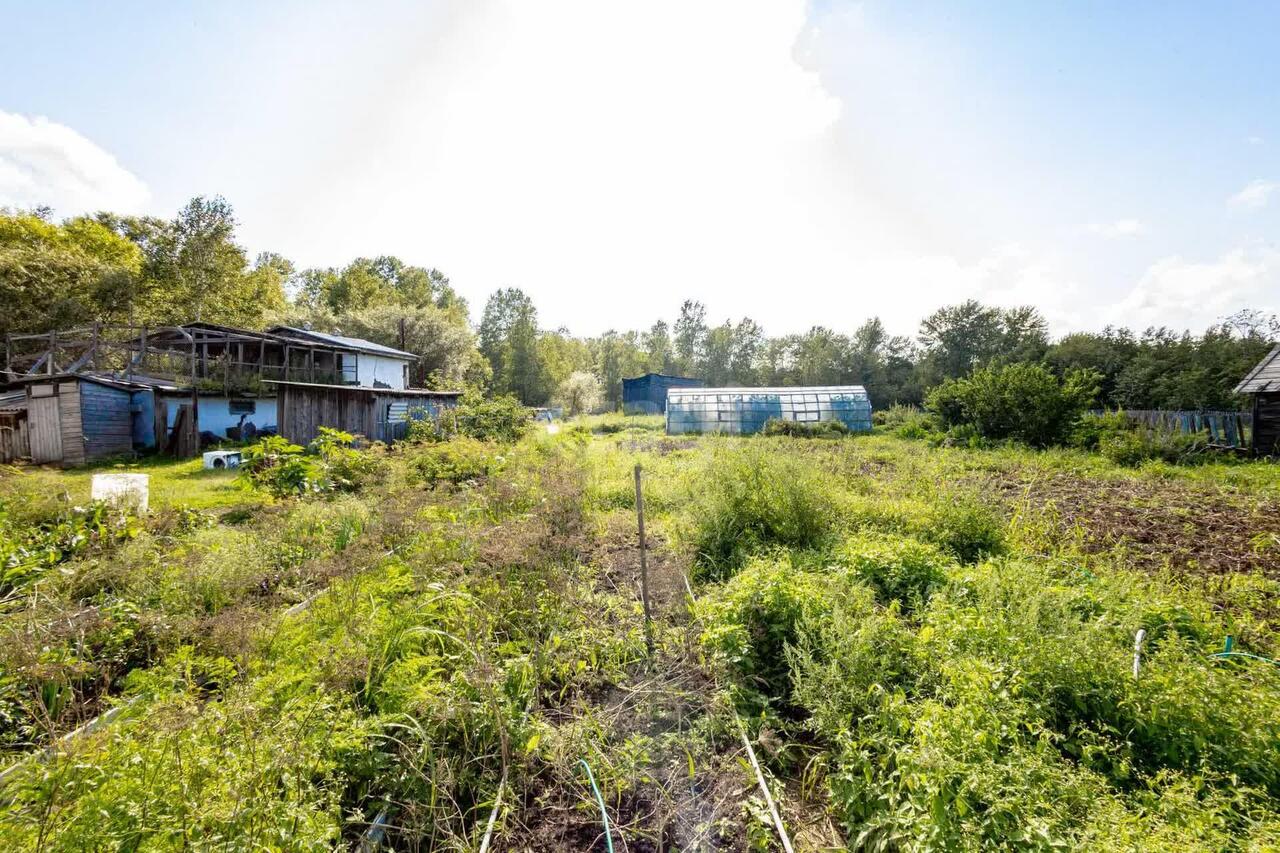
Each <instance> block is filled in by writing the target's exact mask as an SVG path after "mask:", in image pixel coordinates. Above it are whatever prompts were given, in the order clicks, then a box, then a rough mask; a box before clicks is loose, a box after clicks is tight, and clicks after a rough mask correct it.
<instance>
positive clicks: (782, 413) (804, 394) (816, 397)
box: [667, 385, 871, 435]
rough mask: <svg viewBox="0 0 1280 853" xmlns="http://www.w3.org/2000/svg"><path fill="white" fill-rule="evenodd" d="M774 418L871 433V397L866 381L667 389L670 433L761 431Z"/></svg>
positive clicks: (740, 432) (746, 432) (745, 433)
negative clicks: (825, 423) (831, 424)
mask: <svg viewBox="0 0 1280 853" xmlns="http://www.w3.org/2000/svg"><path fill="white" fill-rule="evenodd" d="M771 420H783V421H797V422H800V423H817V422H819V421H839V422H840V423H842V424H844V425H845V426H847V427H848V428H849V429H851V430H853V431H855V432H870V431H871V398H870V397H868V396H867V391H866V389H865V388H863V387H862V386H861V385H824V386H813V387H796V388H672V389H670V390H669V391H668V392H667V434H668V435H679V434H681V433H699V432H725V433H735V434H742V435H747V434H750V433H755V432H760V431H761V430H762V429H764V425H765V424H766V423H768V422H769V421H771Z"/></svg>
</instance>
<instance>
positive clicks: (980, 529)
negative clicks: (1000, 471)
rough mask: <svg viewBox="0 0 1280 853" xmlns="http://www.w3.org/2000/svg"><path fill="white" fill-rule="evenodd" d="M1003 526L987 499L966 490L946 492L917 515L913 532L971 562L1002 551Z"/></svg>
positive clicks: (1003, 543)
mask: <svg viewBox="0 0 1280 853" xmlns="http://www.w3.org/2000/svg"><path fill="white" fill-rule="evenodd" d="M1006 528H1007V525H1006V523H1005V520H1004V518H1003V517H1001V515H1000V513H999V511H998V510H997V509H996V508H995V507H994V506H992V505H991V503H990V502H989V501H984V500H982V499H980V498H979V497H978V496H977V495H974V494H972V493H968V492H948V493H944V494H943V495H941V496H939V497H938V498H937V499H935V500H934V501H933V503H932V505H931V506H930V507H929V509H928V511H927V512H926V513H925V514H923V515H922V516H921V517H920V519H919V523H918V524H917V525H916V532H917V533H918V535H919V536H920V537H921V538H922V539H925V540H926V541H928V542H932V543H933V544H935V545H937V546H938V547H939V548H942V549H943V550H945V551H948V552H950V553H951V554H952V555H953V556H954V557H955V558H956V559H957V560H960V561H961V562H964V563H974V562H977V561H978V560H980V559H983V558H984V557H991V556H995V555H998V554H1002V553H1004V550H1005V531H1006Z"/></svg>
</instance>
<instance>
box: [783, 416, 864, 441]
mask: <svg viewBox="0 0 1280 853" xmlns="http://www.w3.org/2000/svg"><path fill="white" fill-rule="evenodd" d="M764 434H765V435H771V436H778V435H785V436H788V437H790V438H844V437H845V436H846V435H850V434H851V433H850V431H849V428H848V427H847V426H845V425H844V424H843V423H841V422H840V421H816V422H814V423H803V422H801V421H788V420H783V419H781V418H770V419H769V420H768V421H766V422H765V425H764Z"/></svg>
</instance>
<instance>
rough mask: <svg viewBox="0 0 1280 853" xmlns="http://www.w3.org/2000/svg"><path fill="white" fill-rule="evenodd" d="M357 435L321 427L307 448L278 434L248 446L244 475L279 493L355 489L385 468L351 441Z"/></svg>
mask: <svg viewBox="0 0 1280 853" xmlns="http://www.w3.org/2000/svg"><path fill="white" fill-rule="evenodd" d="M354 442H355V436H353V435H351V434H350V433H346V432H342V431H340V430H335V429H329V428H328V427H320V435H318V436H317V437H316V439H315V441H313V442H311V444H310V446H309V447H308V448H307V449H306V450H305V451H304V450H303V448H301V447H299V446H298V445H296V444H293V443H291V442H289V441H288V440H287V439H285V438H282V437H280V436H278V435H269V436H267V437H265V438H263V439H262V440H261V441H259V442H257V443H255V444H251V445H249V446H248V447H246V448H245V449H244V452H243V461H242V462H241V464H240V476H241V477H243V478H245V479H246V480H248V481H249V483H251V484H252V485H254V486H255V487H257V488H260V489H265V490H266V491H268V492H270V493H271V494H273V495H275V496H276V497H288V496H295V495H303V494H320V495H322V494H330V493H334V492H354V491H358V490H359V489H360V488H361V487H363V486H364V485H365V484H366V483H367V482H368V481H369V480H370V479H371V478H372V477H373V475H374V474H375V473H377V471H378V470H379V469H380V468H381V466H380V464H379V460H378V459H377V458H375V457H374V456H372V455H371V452H370V451H360V450H356V449H355V448H354V447H352V446H351V445H352V444H353V443H354Z"/></svg>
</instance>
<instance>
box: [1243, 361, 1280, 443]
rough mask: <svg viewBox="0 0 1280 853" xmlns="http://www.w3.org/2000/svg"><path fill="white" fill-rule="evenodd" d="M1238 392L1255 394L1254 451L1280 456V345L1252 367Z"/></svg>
mask: <svg viewBox="0 0 1280 853" xmlns="http://www.w3.org/2000/svg"><path fill="white" fill-rule="evenodd" d="M1235 392H1236V393H1237V394H1247V395H1249V396H1250V397H1252V398H1253V406H1252V408H1253V441H1252V447H1251V448H1250V449H1251V450H1252V452H1253V455H1254V456H1280V346H1277V347H1275V348H1274V349H1272V350H1271V352H1270V353H1269V354H1268V355H1267V357H1266V358H1264V359H1263V360H1262V361H1260V362H1258V366H1257V367H1255V368H1254V369H1253V370H1251V371H1249V375H1248V376H1246V377H1245V378H1244V379H1242V380H1241V381H1240V384H1239V385H1237V386H1236V391H1235Z"/></svg>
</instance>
